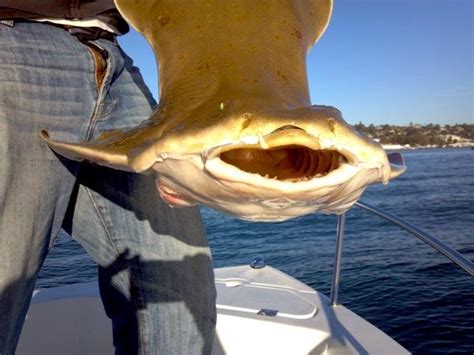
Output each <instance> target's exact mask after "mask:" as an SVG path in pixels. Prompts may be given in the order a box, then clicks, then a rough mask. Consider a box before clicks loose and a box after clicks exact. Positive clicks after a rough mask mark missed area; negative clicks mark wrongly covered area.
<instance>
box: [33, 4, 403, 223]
mask: <svg viewBox="0 0 474 355" xmlns="http://www.w3.org/2000/svg"><path fill="white" fill-rule="evenodd" d="M115 2H116V5H117V8H118V9H119V11H120V12H121V14H122V15H123V16H124V18H125V19H126V20H127V21H128V22H129V23H130V24H131V25H132V26H133V27H134V28H135V29H136V30H137V31H138V32H140V33H142V34H143V35H144V37H145V38H146V39H147V40H148V42H149V43H150V45H151V46H152V48H153V50H154V53H155V55H156V58H157V62H158V67H159V90H160V102H159V105H158V106H157V108H156V109H155V111H154V113H153V114H152V116H151V117H150V118H149V119H148V120H146V121H144V122H143V123H142V124H141V125H139V126H137V127H131V128H130V129H128V130H122V131H112V132H107V133H105V134H104V135H103V136H101V137H99V138H98V139H97V140H96V141H90V142H78V143H76V142H58V141H55V140H54V132H51V135H50V134H49V133H48V132H45V131H43V132H42V133H41V134H42V137H43V138H44V139H45V140H46V141H47V143H48V144H49V145H50V147H51V148H52V149H53V150H54V151H56V152H57V153H59V154H61V155H63V156H65V157H68V158H70V159H74V160H79V161H80V160H88V161H90V162H94V163H97V164H101V165H105V166H109V167H112V168H116V169H121V170H127V171H134V172H138V173H152V174H155V176H156V182H157V189H158V190H159V192H160V195H161V197H162V198H163V199H164V200H165V201H166V202H167V203H168V204H170V205H172V206H176V207H185V206H191V205H195V204H204V205H207V206H210V207H212V208H215V209H217V210H220V211H224V212H226V213H229V214H231V215H233V216H236V217H238V218H242V219H248V220H258V221H283V220H286V219H289V218H293V217H297V216H301V215H304V214H307V213H312V212H321V213H335V214H341V213H343V212H345V211H346V210H347V209H349V208H351V206H352V205H353V204H354V203H355V202H356V201H357V200H358V198H359V197H360V196H361V194H362V193H363V191H364V189H365V188H366V187H367V186H368V185H369V184H372V183H377V182H382V183H388V181H389V180H390V179H392V178H395V177H396V176H398V175H400V174H401V173H403V171H404V170H405V164H404V162H403V159H402V158H401V157H400V156H399V155H396V156H395V155H392V156H388V155H387V154H386V152H385V151H384V150H383V148H382V147H381V145H380V144H378V143H377V142H375V141H373V140H371V139H369V138H367V137H365V136H362V135H360V134H359V133H358V132H357V131H356V130H355V129H354V128H353V127H351V126H350V125H348V124H347V123H346V122H345V121H344V119H343V118H342V114H341V112H340V111H339V110H337V109H336V108H333V107H329V106H322V105H311V102H310V97H309V90H308V83H307V73H306V54H307V52H308V51H309V49H310V48H311V47H312V45H313V44H314V43H315V42H316V41H317V40H318V39H319V38H320V37H321V35H322V34H323V33H324V31H325V29H326V27H327V25H328V23H329V19H330V16H331V12H332V8H333V4H332V0H293V1H291V0H282V1H264V0H262V1H254V0H239V1H221V0H186V1H185V0H154V1H153V0H152V1H150V0H139V1H132V0H116V1H115ZM389 160H391V161H389Z"/></svg>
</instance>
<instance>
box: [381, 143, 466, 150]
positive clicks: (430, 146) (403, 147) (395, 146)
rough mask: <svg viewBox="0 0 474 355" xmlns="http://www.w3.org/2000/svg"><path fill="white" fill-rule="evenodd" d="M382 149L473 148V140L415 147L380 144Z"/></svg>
mask: <svg viewBox="0 0 474 355" xmlns="http://www.w3.org/2000/svg"><path fill="white" fill-rule="evenodd" d="M382 147H383V149H385V150H414V149H440V148H441V149H445V148H471V149H474V142H470V143H453V144H447V145H443V146H438V145H420V146H416V147H412V146H411V145H409V144H406V145H401V144H382Z"/></svg>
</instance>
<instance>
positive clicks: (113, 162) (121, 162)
mask: <svg viewBox="0 0 474 355" xmlns="http://www.w3.org/2000/svg"><path fill="white" fill-rule="evenodd" d="M40 135H41V138H42V139H43V140H45V141H46V143H48V145H49V147H50V148H51V149H53V150H54V151H55V152H56V153H58V154H60V155H62V156H64V157H66V158H69V159H71V160H76V161H82V160H88V161H90V162H93V163H96V164H99V165H104V166H108V167H111V168H115V169H120V170H126V171H135V169H133V168H132V167H131V165H130V163H129V157H128V155H127V151H128V150H126V149H123V147H120V146H119V145H114V144H110V143H107V144H102V143H101V142H91V143H64V142H57V141H54V140H52V139H51V138H50V137H49V134H48V132H47V131H45V130H42V131H41V133H40Z"/></svg>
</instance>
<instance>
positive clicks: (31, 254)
mask: <svg viewBox="0 0 474 355" xmlns="http://www.w3.org/2000/svg"><path fill="white" fill-rule="evenodd" d="M93 43H95V45H97V46H98V47H100V48H102V49H103V50H105V51H106V52H107V53H108V58H107V59H103V58H104V57H106V56H104V57H102V56H101V55H100V53H99V51H97V50H95V49H94V48H92V47H91V46H88V45H85V44H83V43H81V42H80V41H79V40H77V39H76V37H74V36H71V35H70V34H69V33H68V32H66V31H65V30H63V29H61V28H58V27H55V26H51V25H48V24H40V23H16V24H15V26H14V27H9V26H6V25H1V24H0V353H1V354H12V353H14V349H15V346H16V344H17V341H18V337H19V334H20V331H21V327H22V324H23V322H24V318H25V314H26V312H27V309H28V305H29V302H30V299H31V295H32V291H33V289H34V284H35V280H36V277H37V275H38V272H39V269H40V268H41V265H42V263H43V261H44V258H45V256H46V254H47V253H48V249H49V248H50V247H51V245H52V243H53V241H54V239H55V238H56V236H57V235H58V233H59V231H60V230H61V228H63V229H65V230H67V231H68V232H69V234H70V235H71V236H72V237H73V238H74V239H76V240H77V241H78V242H79V243H81V245H82V246H83V247H84V249H86V251H87V252H88V253H89V254H90V255H91V257H92V258H93V259H94V261H95V262H96V263H97V264H98V265H99V283H100V291H101V296H102V300H103V303H104V308H105V312H106V313H107V315H108V316H109V317H110V318H111V319H112V324H113V332H114V345H115V347H116V352H117V353H123V354H134V353H140V354H157V353H162V354H198V353H209V352H210V349H211V346H212V341H213V335H214V328H215V320H216V313H215V312H216V311H215V287H214V279H213V270H212V261H211V256H210V251H209V247H208V244H207V238H206V236H205V232H204V229H203V226H202V224H201V220H200V216H199V212H198V210H197V209H195V208H187V209H171V208H169V207H167V206H166V205H164V204H163V202H162V201H161V200H160V198H159V195H158V193H157V190H156V188H155V183H154V178H153V176H151V175H144V174H140V175H138V174H133V173H128V172H122V171H116V170H112V169H108V168H103V167H99V166H95V165H92V164H88V163H78V162H73V161H68V160H66V159H64V158H62V157H60V156H57V155H55V154H54V153H53V152H52V151H51V150H50V149H49V148H48V146H47V145H46V144H45V143H44V142H43V141H42V140H41V139H40V138H39V135H38V132H39V130H40V129H47V130H48V131H49V132H50V134H51V136H52V138H53V139H55V140H63V141H68V142H74V141H75V142H78V141H84V140H87V139H93V138H95V137H97V136H98V135H99V134H100V133H102V132H104V131H107V130H111V129H120V128H123V127H127V126H132V125H135V124H137V123H139V122H140V121H142V120H144V119H146V118H147V117H148V116H149V115H150V113H151V108H152V106H153V105H154V104H155V103H154V101H153V99H152V97H151V94H150V92H149V91H148V89H147V88H146V86H145V84H144V83H143V80H142V78H141V76H140V73H139V72H138V70H137V69H136V68H135V67H133V66H132V61H131V59H130V58H128V57H127V56H126V55H125V54H124V53H123V52H122V50H121V49H120V47H119V46H117V45H115V44H114V43H112V42H111V41H108V40H105V39H99V40H96V41H94V42H93ZM73 270H74V265H71V272H74V271H73ZM45 326H47V324H45Z"/></svg>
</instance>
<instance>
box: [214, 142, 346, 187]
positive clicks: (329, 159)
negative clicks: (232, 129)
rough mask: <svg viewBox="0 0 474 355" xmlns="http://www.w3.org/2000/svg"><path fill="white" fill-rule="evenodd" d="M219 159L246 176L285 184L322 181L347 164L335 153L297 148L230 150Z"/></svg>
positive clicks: (344, 159) (341, 156)
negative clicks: (259, 176)
mask: <svg viewBox="0 0 474 355" xmlns="http://www.w3.org/2000/svg"><path fill="white" fill-rule="evenodd" d="M220 159H221V160H222V161H223V162H224V163H227V164H229V165H232V166H234V167H236V168H238V169H240V170H242V171H244V172H246V173H250V174H259V175H261V176H263V177H265V178H267V179H274V180H279V181H286V182H299V181H308V180H311V179H313V178H319V177H323V176H326V175H328V174H329V173H330V172H332V171H334V170H337V169H338V168H339V167H340V166H341V164H344V163H347V159H346V157H345V156H344V155H342V154H341V153H340V152H338V151H337V150H329V149H323V150H313V149H311V148H308V147H305V146H298V145H288V146H281V147H276V148H272V149H261V148H237V149H231V150H228V151H225V152H222V153H221V154H220Z"/></svg>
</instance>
